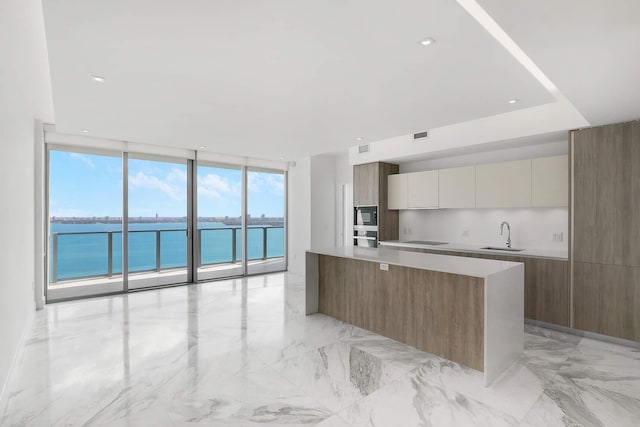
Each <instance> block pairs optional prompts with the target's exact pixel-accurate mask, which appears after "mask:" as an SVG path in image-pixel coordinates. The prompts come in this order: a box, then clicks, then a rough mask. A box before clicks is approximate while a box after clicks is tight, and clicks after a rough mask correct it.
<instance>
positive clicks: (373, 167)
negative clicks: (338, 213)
mask: <svg viewBox="0 0 640 427" xmlns="http://www.w3.org/2000/svg"><path fill="white" fill-rule="evenodd" d="M379 181H380V164H379V163H378V162H376V163H367V164H364V165H355V166H354V167H353V204H354V206H378V204H379V201H380V197H379V195H380V183H379Z"/></svg>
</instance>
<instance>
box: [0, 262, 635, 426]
mask: <svg viewBox="0 0 640 427" xmlns="http://www.w3.org/2000/svg"><path fill="white" fill-rule="evenodd" d="M0 425H1V426H81V425H90V426H256V425H263V426H265V425H269V426H292V425H317V426H325V427H346V426H377V427H380V426H394V427H395V426H523V427H524V426H616V427H621V426H638V425H640V350H638V349H632V348H628V347H621V346H616V345H613V344H609V343H602V342H599V341H594V340H591V339H587V338H580V337H576V336H573V335H567V334H563V333H559V332H554V331H551V330H547V329H542V328H535V327H529V326H527V327H525V351H524V353H523V355H522V357H521V358H520V360H518V362H516V363H515V364H514V365H513V366H512V367H511V368H510V369H509V370H508V371H507V372H506V373H505V374H504V375H502V376H501V377H500V378H499V379H498V380H497V381H495V382H494V383H493V384H492V385H491V386H490V387H483V386H482V376H481V374H480V373H479V372H476V371H473V370H471V369H468V368H465V367H463V366H460V365H458V364H456V363H452V362H449V361H447V360H444V359H442V358H439V357H436V356H434V355H432V354H429V353H425V352H422V351H419V350H416V349H414V348H412V347H409V346H406V345H403V344H401V343H398V342H396V341H392V340H389V339H387V338H384V337H381V336H379V335H376V334H373V333H370V332H367V331H364V330H362V329H359V328H357V327H354V326H351V325H348V324H345V323H342V322H339V321H337V320H335V319H332V318H330V317H327V316H323V315H313V316H305V315H304V279H303V278H302V277H299V276H296V275H293V274H289V273H278V274H270V275H265V276H254V277H250V278H244V279H234V280H225V281H219V282H212V283H206V284H201V285H192V286H188V287H177V288H169V289H162V290H153V291H145V292H139V293H133V294H129V295H119V296H114V297H108V298H96V299H91V300H83V301H76V302H67V303H60V304H52V305H48V306H47V307H46V308H45V310H43V311H40V312H37V313H36V316H35V319H34V322H33V325H32V330H31V333H30V336H29V337H28V340H27V342H26V345H25V347H24V349H23V351H22V352H21V354H20V356H19V359H18V361H17V365H16V368H15V370H14V372H13V374H12V377H11V378H10V380H9V383H8V386H7V390H6V392H5V394H4V396H3V400H2V402H0Z"/></svg>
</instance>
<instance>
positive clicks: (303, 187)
mask: <svg viewBox="0 0 640 427" xmlns="http://www.w3.org/2000/svg"><path fill="white" fill-rule="evenodd" d="M288 183H289V191H288V199H287V201H288V205H289V206H288V208H287V221H288V232H287V234H288V239H289V240H288V241H289V245H288V257H289V265H288V269H289V271H291V272H293V273H297V274H302V275H304V274H305V270H304V269H305V251H306V250H307V249H309V248H310V247H311V158H310V157H305V158H303V159H298V160H296V161H295V165H293V163H292V165H291V166H290V168H289V178H288Z"/></svg>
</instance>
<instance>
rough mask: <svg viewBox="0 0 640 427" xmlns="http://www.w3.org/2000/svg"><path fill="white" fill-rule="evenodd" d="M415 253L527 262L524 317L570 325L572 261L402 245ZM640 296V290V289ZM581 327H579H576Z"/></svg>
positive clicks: (525, 263) (525, 264) (525, 268)
mask: <svg viewBox="0 0 640 427" xmlns="http://www.w3.org/2000/svg"><path fill="white" fill-rule="evenodd" d="M402 249H407V250H410V251H415V252H426V253H433V254H440V255H451V256H464V257H468V258H483V259H496V260H501V261H511V262H522V263H524V275H525V277H524V317H525V318H526V319H531V320H537V321H539V322H546V323H553V324H555V325H560V326H567V327H569V325H570V321H569V319H570V309H569V307H570V299H569V262H568V261H565V260H553V259H543V258H524V257H512V256H502V255H493V254H479V253H472V252H452V251H438V250H429V249H415V248H402ZM639 295H640V290H639ZM576 328H577V326H576Z"/></svg>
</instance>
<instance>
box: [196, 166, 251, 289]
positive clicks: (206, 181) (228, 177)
mask: <svg viewBox="0 0 640 427" xmlns="http://www.w3.org/2000/svg"><path fill="white" fill-rule="evenodd" d="M197 183H198V185H197V199H198V203H197V211H198V215H197V216H198V227H197V233H198V235H197V239H196V242H197V252H198V253H197V255H196V257H197V260H196V261H197V266H198V270H197V278H198V280H210V279H215V278H222V277H230V276H239V275H242V273H243V268H242V266H243V259H242V252H243V251H242V169H241V167H240V166H229V165H216V164H213V163H206V162H199V163H198V171H197Z"/></svg>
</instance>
